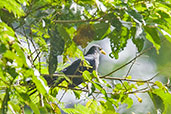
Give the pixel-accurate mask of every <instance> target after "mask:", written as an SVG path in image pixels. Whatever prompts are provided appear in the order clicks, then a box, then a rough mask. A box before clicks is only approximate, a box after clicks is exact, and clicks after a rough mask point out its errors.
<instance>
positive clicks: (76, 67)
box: [61, 59, 81, 75]
mask: <svg viewBox="0 0 171 114" xmlns="http://www.w3.org/2000/svg"><path fill="white" fill-rule="evenodd" d="M80 64H81V59H78V60H76V61H74V62H73V63H72V64H71V65H70V66H68V67H66V68H64V69H63V70H61V72H63V73H64V74H66V75H74V74H76V72H77V71H78V70H79V67H80Z"/></svg>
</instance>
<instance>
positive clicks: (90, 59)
mask: <svg viewBox="0 0 171 114" xmlns="http://www.w3.org/2000/svg"><path fill="white" fill-rule="evenodd" d="M101 53H102V54H104V55H105V54H106V53H105V52H104V51H103V50H102V48H101V47H100V46H98V45H93V46H92V47H91V48H90V49H89V50H88V52H87V53H86V54H85V55H84V58H85V60H86V61H87V63H88V64H89V66H84V65H83V61H82V60H81V59H78V60H76V61H74V62H73V63H72V64H71V65H70V66H68V67H66V68H64V69H63V70H61V72H62V73H64V74H65V75H80V78H78V77H72V78H70V80H71V81H72V84H69V87H71V88H73V87H75V86H78V85H79V84H81V83H82V82H83V78H82V77H81V76H82V73H83V72H84V71H85V70H87V71H89V72H90V73H92V72H93V70H95V71H97V68H98V65H99V56H100V54H101ZM44 78H45V79H46V81H47V83H48V85H51V86H57V85H58V84H59V83H61V82H62V81H64V80H65V78H62V79H60V80H58V77H55V76H54V77H51V76H44ZM57 80H58V81H57Z"/></svg>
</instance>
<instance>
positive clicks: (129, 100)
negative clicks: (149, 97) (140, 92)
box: [122, 97, 133, 109]
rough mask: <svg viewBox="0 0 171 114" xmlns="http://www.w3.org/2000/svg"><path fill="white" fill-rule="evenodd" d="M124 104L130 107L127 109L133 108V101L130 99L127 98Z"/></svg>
mask: <svg viewBox="0 0 171 114" xmlns="http://www.w3.org/2000/svg"><path fill="white" fill-rule="evenodd" d="M122 103H125V104H127V105H128V106H127V109H128V108H131V107H132V105H133V100H132V99H131V98H130V97H127V98H126V99H125V100H124V101H123V102H122Z"/></svg>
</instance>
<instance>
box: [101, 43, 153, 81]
mask: <svg viewBox="0 0 171 114" xmlns="http://www.w3.org/2000/svg"><path fill="white" fill-rule="evenodd" d="M153 48H154V47H153V46H151V47H149V48H147V49H145V50H144V51H143V52H141V53H140V54H139V55H137V56H136V57H134V58H133V59H131V60H130V61H128V62H127V63H126V64H124V65H122V66H120V67H119V68H117V69H115V70H113V71H112V72H110V73H108V74H106V75H104V76H101V77H100V78H104V77H106V76H110V75H111V74H113V73H115V72H116V71H118V70H120V69H122V68H123V67H125V66H127V65H129V64H130V63H132V62H133V61H135V60H136V59H137V58H138V57H140V56H141V55H143V54H144V53H146V52H147V51H149V50H151V49H153Z"/></svg>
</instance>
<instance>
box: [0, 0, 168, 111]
mask: <svg viewBox="0 0 171 114" xmlns="http://www.w3.org/2000/svg"><path fill="white" fill-rule="evenodd" d="M104 39H108V40H109V42H110V44H109V45H110V48H111V51H110V52H109V54H108V55H107V56H109V57H110V58H111V59H113V60H114V59H119V58H120V56H119V53H120V52H122V51H123V50H124V49H125V48H126V46H127V44H128V41H131V42H132V43H133V44H134V45H135V46H136V48H137V55H136V56H135V57H134V58H132V59H130V61H126V62H124V63H122V65H120V66H118V67H117V68H116V69H113V70H112V71H110V72H109V73H107V74H105V75H101V74H99V73H97V72H96V71H93V72H92V73H90V72H88V71H84V72H83V74H82V77H83V78H84V79H85V82H83V83H82V84H81V85H82V87H79V86H78V87H75V88H68V83H70V81H71V80H70V79H69V78H68V77H70V76H64V75H62V76H60V75H58V74H54V73H55V72H58V71H60V70H62V69H63V68H65V67H66V66H68V65H70V64H71V63H69V62H68V61H70V58H72V59H74V60H75V59H78V58H79V59H81V60H83V61H84V60H85V58H84V54H85V53H84V52H83V51H82V50H84V49H86V47H87V46H88V45H89V44H90V43H92V42H94V41H103V40H104ZM170 43H171V2H170V0H1V1H0V109H1V110H0V111H1V113H3V114H5V113H14V114H15V113H23V114H24V113H26V112H30V113H35V114H40V113H56V114H60V113H61V112H65V113H74V114H80V113H81V114H94V113H100V114H105V113H111V114H117V113H119V112H118V110H119V109H120V108H125V107H120V106H121V105H123V104H127V105H126V106H127V107H126V108H125V111H126V109H129V108H131V107H132V106H133V104H134V101H133V99H132V97H131V95H133V96H136V98H137V101H138V102H139V103H141V102H142V101H143V99H142V98H141V97H139V96H138V95H137V93H147V94H148V95H149V96H150V99H151V100H152V102H153V105H154V109H153V111H154V112H155V113H157V112H158V113H159V112H160V113H162V114H170V112H171V109H170V107H171V102H170V101H171V93H170V87H171V85H170V76H171V72H170V70H171V62H170V61H168V58H167V57H163V58H162V61H160V62H161V63H160V62H158V63H157V64H160V65H163V66H160V68H159V69H162V71H163V72H161V73H162V74H163V75H164V77H163V78H162V79H163V80H164V81H163V80H158V81H154V80H153V79H154V78H156V76H157V75H158V74H159V73H156V75H154V76H152V77H151V78H150V79H146V80H140V79H132V77H131V76H130V75H125V76H124V77H113V76H112V74H114V73H115V72H117V71H119V70H121V69H122V68H124V67H125V66H127V65H130V68H129V70H128V74H129V72H130V70H131V68H132V66H133V65H134V63H135V61H136V60H137V59H138V58H139V57H140V56H142V55H144V54H148V55H149V56H153V55H154V53H150V52H149V51H151V50H153V51H154V50H155V54H156V55H157V56H159V54H160V53H162V54H163V55H166V56H168V55H169V54H170V53H167V52H164V51H161V50H162V49H163V48H166V50H169V49H170ZM166 45H167V46H166ZM170 55H171V54H170ZM59 57H62V60H60V61H59ZM164 63H167V64H164ZM86 65H87V64H86ZM163 69H164V70H163ZM45 75H46V76H47V75H48V76H50V77H58V76H59V77H64V78H66V80H67V81H64V82H62V83H61V84H60V85H59V86H55V87H49V86H48V82H47V81H46V80H45V79H44V76H45ZM142 75H143V74H142ZM28 80H31V81H32V83H31V84H30V83H28ZM108 80H110V81H111V82H112V81H115V80H117V81H118V82H117V83H109V82H110V81H108ZM71 83H72V82H71ZM87 83H91V86H90V87H89V89H88V87H87V85H88V84H87ZM33 86H35V88H34V89H36V91H35V92H31V89H30V88H31V87H33ZM61 90H63V91H65V92H67V91H71V92H73V93H74V95H75V97H76V98H77V99H81V94H82V93H86V97H87V99H86V100H87V101H86V103H85V105H82V104H75V105H74V107H72V108H67V107H65V103H63V102H61V99H62V97H61V99H57V98H56V96H57V95H58V94H59V92H60V91H61ZM65 92H64V94H65ZM96 95H98V96H100V97H98V98H96V97H95V96H96ZM132 112H133V111H132ZM135 113H136V112H135ZM149 113H150V112H149ZM151 113H153V112H151Z"/></svg>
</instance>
